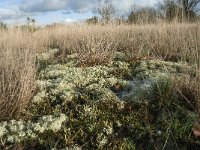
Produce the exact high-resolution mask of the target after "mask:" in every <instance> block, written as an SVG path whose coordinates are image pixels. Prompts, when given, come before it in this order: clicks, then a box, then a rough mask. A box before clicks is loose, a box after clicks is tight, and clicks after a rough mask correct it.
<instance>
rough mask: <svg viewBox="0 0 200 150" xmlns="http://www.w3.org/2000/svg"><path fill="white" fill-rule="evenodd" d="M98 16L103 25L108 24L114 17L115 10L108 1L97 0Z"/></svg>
mask: <svg viewBox="0 0 200 150" xmlns="http://www.w3.org/2000/svg"><path fill="white" fill-rule="evenodd" d="M97 12H98V14H99V15H100V16H101V20H102V21H103V22H104V23H108V22H109V21H110V20H111V19H112V17H113V16H114V15H115V8H114V6H113V5H112V3H111V1H110V0H98V8H97Z"/></svg>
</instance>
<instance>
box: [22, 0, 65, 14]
mask: <svg viewBox="0 0 200 150" xmlns="http://www.w3.org/2000/svg"><path fill="white" fill-rule="evenodd" d="M67 3H68V0H32V1H30V0H23V1H22V3H21V4H20V6H19V7H20V10H21V11H23V12H47V11H57V10H62V9H65V8H66V6H67Z"/></svg>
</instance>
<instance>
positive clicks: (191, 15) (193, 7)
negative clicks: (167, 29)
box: [158, 0, 200, 21]
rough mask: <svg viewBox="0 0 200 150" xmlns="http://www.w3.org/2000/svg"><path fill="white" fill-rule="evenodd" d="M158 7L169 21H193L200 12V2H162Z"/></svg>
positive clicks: (170, 0) (173, 0)
mask: <svg viewBox="0 0 200 150" xmlns="http://www.w3.org/2000/svg"><path fill="white" fill-rule="evenodd" d="M158 7H159V9H160V10H161V11H162V13H163V15H164V16H165V17H166V19H167V20H169V21H171V20H173V19H174V18H178V19H179V20H180V21H182V20H183V19H187V20H188V21H191V20H194V19H195V17H196V16H197V13H198V12H199V10H200V0H162V1H160V2H159V3H158Z"/></svg>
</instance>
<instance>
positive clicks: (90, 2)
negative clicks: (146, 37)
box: [20, 0, 156, 13]
mask: <svg viewBox="0 0 200 150" xmlns="http://www.w3.org/2000/svg"><path fill="white" fill-rule="evenodd" d="M111 2H112V4H113V5H114V7H115V8H116V10H118V11H119V12H120V13H121V12H128V10H130V6H131V4H133V0H111ZM155 2H156V0H137V3H138V4H139V5H142V6H152V5H153V4H154V3H155ZM97 3H98V1H97V0H32V1H30V0H23V1H22V2H21V4H20V10H21V11H23V12H30V13H34V12H48V11H58V10H65V11H66V12H67V13H70V12H71V13H73V12H75V13H79V12H83V13H84V12H87V11H91V10H92V9H94V8H95V7H96V6H97Z"/></svg>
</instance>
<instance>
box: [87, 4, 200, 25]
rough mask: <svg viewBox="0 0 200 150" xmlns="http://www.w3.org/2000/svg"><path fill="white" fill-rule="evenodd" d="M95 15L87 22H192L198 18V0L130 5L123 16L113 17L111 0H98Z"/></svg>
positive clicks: (113, 9)
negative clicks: (145, 5)
mask: <svg viewBox="0 0 200 150" xmlns="http://www.w3.org/2000/svg"><path fill="white" fill-rule="evenodd" d="M96 12H97V16H94V17H92V18H89V19H88V20H87V23H89V24H96V23H99V22H101V23H109V22H111V21H117V22H119V23H120V22H126V23H130V24H135V23H153V22H156V21H161V20H162V21H167V22H172V21H177V22H194V21H196V20H198V19H199V17H200V15H199V12H200V0H160V1H159V2H158V3H157V4H156V5H155V7H139V6H137V5H134V4H132V5H130V12H129V13H128V14H127V15H126V16H123V17H115V16H116V14H117V10H116V9H115V8H114V6H113V5H112V2H111V0H98V6H97V8H96Z"/></svg>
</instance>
